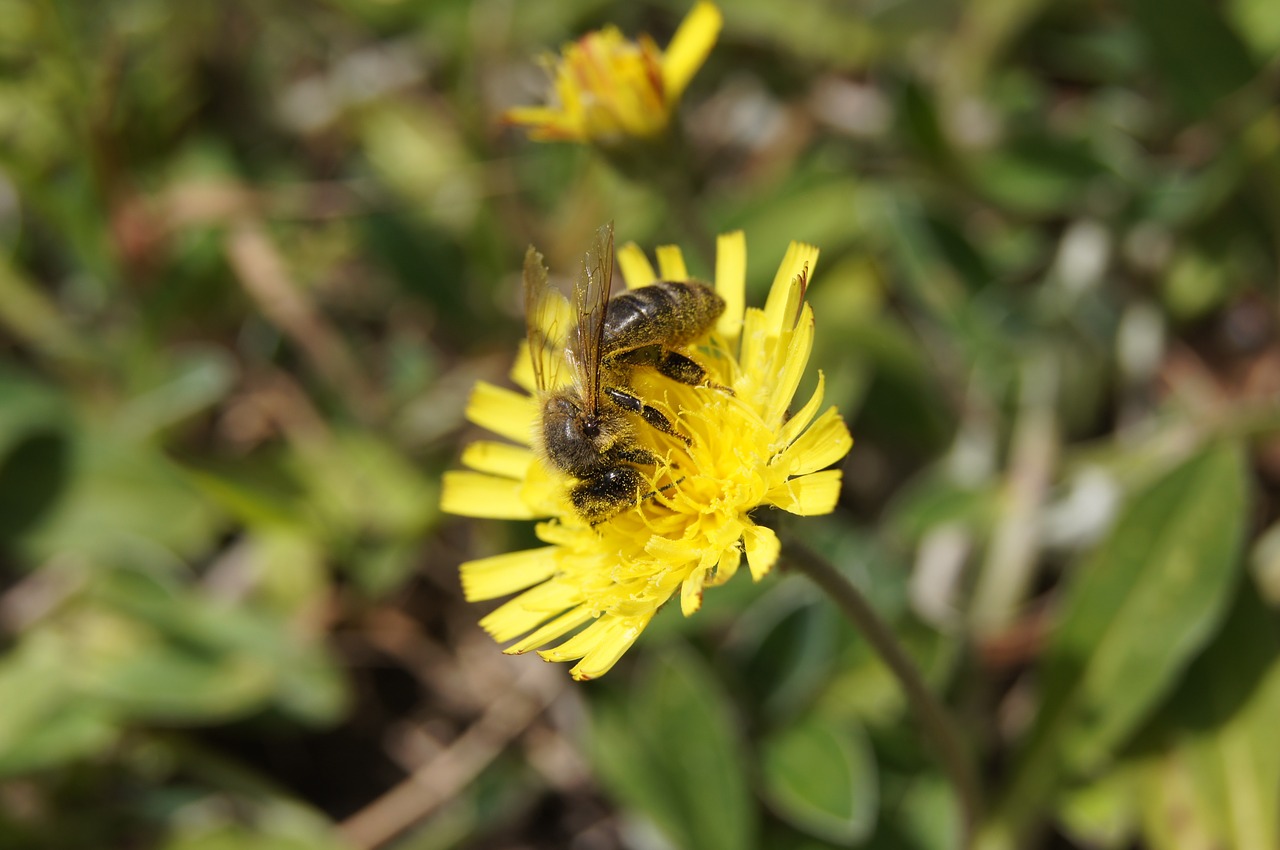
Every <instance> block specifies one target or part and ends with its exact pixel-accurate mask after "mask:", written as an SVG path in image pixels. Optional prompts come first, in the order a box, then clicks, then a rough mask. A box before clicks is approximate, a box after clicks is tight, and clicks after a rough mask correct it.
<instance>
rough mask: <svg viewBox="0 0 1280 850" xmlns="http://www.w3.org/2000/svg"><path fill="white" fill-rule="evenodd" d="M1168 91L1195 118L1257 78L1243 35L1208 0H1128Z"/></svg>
mask: <svg viewBox="0 0 1280 850" xmlns="http://www.w3.org/2000/svg"><path fill="white" fill-rule="evenodd" d="M1126 5H1127V6H1128V8H1129V9H1130V10H1131V11H1132V12H1133V15H1134V19H1135V20H1136V21H1137V23H1138V26H1139V28H1140V29H1141V30H1142V34H1143V36H1144V37H1145V38H1146V42H1147V46H1148V48H1149V49H1150V51H1151V58H1152V61H1153V63H1154V64H1155V66H1156V68H1157V70H1158V71H1159V72H1160V73H1161V75H1163V77H1164V80H1165V82H1166V83H1167V84H1168V86H1169V89H1170V94H1172V95H1173V98H1174V99H1175V100H1176V101H1178V102H1179V104H1180V105H1181V107H1182V108H1183V110H1184V111H1185V112H1186V113H1187V114H1188V115H1190V116H1191V117H1193V118H1199V117H1203V116H1205V115H1207V114H1208V113H1209V112H1211V111H1212V110H1214V109H1215V108H1217V107H1218V106H1219V104H1220V103H1221V101H1222V99H1223V98H1224V97H1226V96H1228V95H1230V94H1232V93H1233V92H1235V91H1236V90H1237V89H1239V88H1240V87H1242V86H1243V85H1245V84H1246V83H1247V82H1249V80H1251V79H1253V77H1254V75H1255V74H1256V73H1257V69H1256V68H1255V67H1254V66H1253V63H1252V62H1251V61H1250V59H1249V52H1248V50H1247V49H1246V47H1245V45H1244V44H1243V43H1241V41H1240V38H1239V37H1238V36H1237V35H1236V34H1235V33H1234V32H1233V31H1232V30H1231V29H1230V28H1229V27H1228V26H1227V25H1226V23H1225V22H1224V21H1223V19H1222V16H1221V15H1220V13H1219V10H1218V6H1217V5H1216V4H1212V3H1210V2H1208V0H1128V2H1127V3H1126Z"/></svg>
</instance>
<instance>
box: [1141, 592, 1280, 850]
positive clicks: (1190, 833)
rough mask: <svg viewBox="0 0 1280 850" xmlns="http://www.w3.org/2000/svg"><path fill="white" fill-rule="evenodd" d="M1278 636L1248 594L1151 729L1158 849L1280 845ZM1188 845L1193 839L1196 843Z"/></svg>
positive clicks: (1151, 829) (1150, 792)
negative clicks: (1278, 804)
mask: <svg viewBox="0 0 1280 850" xmlns="http://www.w3.org/2000/svg"><path fill="white" fill-rule="evenodd" d="M1277 717H1280V634H1278V633H1277V628H1276V623H1275V620H1274V618H1273V617H1272V616H1271V615H1270V613H1269V612H1268V611H1267V609H1266V607H1265V606H1264V605H1263V604H1262V602H1261V600H1260V599H1259V598H1258V595H1257V593H1256V592H1255V591H1254V590H1253V588H1252V587H1251V586H1247V585H1246V587H1245V588H1244V589H1243V591H1242V592H1241V594H1240V597H1239V599H1238V600H1237V602H1236V604H1235V607H1234V608H1233V609H1232V611H1231V614H1230V616H1229V617H1228V618H1227V620H1226V624H1225V626H1224V627H1223V630H1222V633H1221V634H1220V635H1219V636H1218V638H1217V639H1216V640H1215V641H1214V642H1213V644H1212V645H1211V646H1210V647H1209V648H1208V649H1207V650H1205V652H1204V653H1203V654H1202V655H1201V656H1200V658H1198V659H1196V661H1195V663H1194V664H1192V665H1191V667H1190V668H1189V669H1188V670H1187V675H1186V676H1185V677H1184V679H1183V681H1182V684H1181V685H1180V686H1179V688H1178V690H1177V691H1176V692H1175V694H1174V696H1173V698H1172V699H1171V700H1170V701H1169V705H1168V706H1167V707H1166V709H1165V711H1164V712H1163V713H1162V715H1161V717H1160V718H1159V720H1158V721H1157V724H1156V727H1157V728H1156V730H1155V732H1154V737H1155V739H1156V740H1157V741H1159V743H1160V746H1161V750H1160V751H1159V752H1157V753H1155V754H1153V755H1152V756H1151V757H1150V758H1149V759H1148V762H1147V764H1146V771H1145V773H1144V776H1143V779H1144V782H1143V790H1144V795H1143V796H1144V800H1143V802H1144V809H1145V815H1146V817H1145V827H1146V833H1147V837H1148V840H1150V841H1151V843H1152V846H1153V847H1154V848H1157V850H1175V848H1176V850H1194V848H1197V847H1203V848H1205V850H1209V848H1215V847H1231V848H1235V850H1267V849H1268V848H1272V847H1276V846H1278V845H1280V811H1278V810H1277V808H1276V800H1278V799H1280V749H1278V748H1277V747H1276V746H1275V728H1276V726H1275V724H1276V718H1277ZM1196 837H1200V840H1199V842H1198V843H1197V839H1196Z"/></svg>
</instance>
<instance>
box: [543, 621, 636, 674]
mask: <svg viewBox="0 0 1280 850" xmlns="http://www.w3.org/2000/svg"><path fill="white" fill-rule="evenodd" d="M652 617H653V612H652V611H651V612H649V613H647V614H644V615H638V616H629V617H616V616H609V615H605V616H604V617H601V618H600V619H599V620H598V621H597V622H595V623H593V624H592V625H590V626H588V627H587V628H585V629H583V630H582V631H581V632H579V633H578V634H576V635H574V636H573V637H572V638H570V639H569V640H567V641H565V642H564V643H563V644H561V645H560V646H557V647H555V648H554V649H548V650H544V651H543V652H540V653H539V655H541V656H542V657H543V658H545V659H547V660H548V661H569V660H572V659H574V658H581V659H582V660H581V661H580V662H578V664H577V666H575V667H574V668H573V669H571V670H570V671H569V675H571V676H573V678H575V679H577V680H578V681H586V680H588V679H598V678H600V677H601V676H603V675H604V674H605V673H607V672H609V670H610V668H612V667H613V665H615V664H617V663H618V659H619V658H621V657H622V655H623V653H625V652H626V651H627V650H628V649H630V648H631V646H632V644H634V643H635V642H636V638H638V637H640V633H641V632H642V631H644V628H645V626H647V625H648V624H649V620H650V619H652Z"/></svg>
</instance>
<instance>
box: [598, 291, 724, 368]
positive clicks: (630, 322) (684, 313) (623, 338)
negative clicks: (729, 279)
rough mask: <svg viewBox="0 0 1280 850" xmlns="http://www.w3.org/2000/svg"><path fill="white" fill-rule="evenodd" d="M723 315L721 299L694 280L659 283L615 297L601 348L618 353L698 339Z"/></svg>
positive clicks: (607, 314)
mask: <svg viewBox="0 0 1280 850" xmlns="http://www.w3.org/2000/svg"><path fill="white" fill-rule="evenodd" d="M723 311H724V299H723V298H721V297H720V296H719V295H717V294H716V292H715V290H714V289H712V288H711V287H710V286H707V285H706V284H705V283H700V282H698V281H696V280H689V281H672V280H662V281H658V282H657V283H652V284H649V285H648V286H641V287H639V288H637V289H632V290H628V291H627V292H623V293H621V294H619V295H615V296H614V297H613V298H611V299H610V300H609V306H608V309H607V310H606V312H605V317H604V347H605V348H606V349H607V350H612V351H618V350H624V349H629V348H639V347H640V346H642V345H652V344H654V343H663V344H666V345H675V346H678V345H683V344H684V343H686V342H689V341H691V340H693V339H696V338H697V337H699V336H701V335H702V334H703V333H704V332H705V331H706V330H707V329H708V328H710V327H711V325H712V324H714V323H715V320H716V319H717V318H719V316H720V314H721V313H722V312H723Z"/></svg>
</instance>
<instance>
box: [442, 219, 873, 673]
mask: <svg viewBox="0 0 1280 850" xmlns="http://www.w3.org/2000/svg"><path fill="white" fill-rule="evenodd" d="M716 254H717V256H716V271H715V282H714V285H715V289H716V291H717V292H718V293H719V294H720V296H721V297H722V298H724V300H725V303H726V307H725V310H724V312H723V313H722V314H721V316H720V318H719V320H718V321H717V323H716V326H715V328H714V329H713V330H712V331H711V333H710V334H709V335H708V336H707V338H705V339H703V340H701V341H699V343H698V344H697V345H696V346H695V356H696V357H697V359H698V360H699V362H700V363H701V364H702V365H703V366H704V367H706V369H707V373H708V377H709V378H710V379H711V380H712V381H713V382H714V383H716V384H719V385H721V386H722V387H729V388H732V390H733V392H732V393H729V392H726V391H725V390H724V389H719V388H716V387H706V386H702V387H692V386H688V385H686V384H682V383H679V382H677V381H674V380H671V379H669V378H666V377H663V376H661V375H659V374H658V373H657V372H656V371H654V370H651V369H641V368H637V369H636V370H635V372H634V376H633V381H632V383H631V387H632V389H634V390H635V391H636V393H637V394H638V395H639V396H641V397H642V398H644V399H645V400H646V401H647V402H648V403H649V404H651V405H653V406H655V407H657V408H658V409H659V410H661V411H662V412H664V413H665V414H666V415H667V417H668V418H669V419H670V420H671V421H672V422H673V423H674V424H675V426H676V429H677V430H678V431H680V432H681V433H682V434H685V435H687V436H689V437H691V438H692V443H691V445H685V444H684V443H683V442H682V441H680V440H677V439H674V438H672V437H671V436H670V435H667V434H664V433H662V432H660V431H658V430H657V429H655V428H649V427H637V429H636V439H637V441H638V442H639V444H640V445H641V446H643V447H644V448H646V449H648V450H649V451H651V452H652V453H653V454H654V455H656V456H657V457H660V458H665V460H666V462H665V463H664V464H662V465H660V467H659V468H658V469H656V470H654V471H653V472H648V471H646V472H645V474H646V475H647V476H648V477H649V483H650V484H651V486H652V491H653V492H654V495H652V496H651V497H649V498H646V499H644V500H642V501H641V502H640V503H639V504H638V505H636V506H635V507H633V508H629V509H627V510H624V511H623V512H622V513H620V514H618V515H617V516H615V517H613V518H612V519H609V520H608V521H606V522H602V523H600V524H598V525H596V526H595V527H591V526H590V525H588V524H587V523H585V522H584V521H583V520H582V519H581V518H580V517H579V516H578V515H577V514H576V513H575V512H574V511H573V509H572V508H571V506H570V505H569V502H568V498H567V494H568V490H569V488H570V486H571V485H572V484H573V480H572V479H570V478H568V477H567V476H565V475H564V474H563V473H561V472H559V471H558V470H556V469H554V468H552V467H550V466H548V465H547V464H546V463H544V462H543V461H541V460H540V459H539V458H538V456H537V455H536V454H535V451H534V450H533V449H532V448H531V443H532V440H533V435H534V432H535V425H536V421H537V418H538V415H539V410H540V405H539V402H538V399H537V398H536V396H535V394H534V393H535V390H534V387H535V381H534V374H533V368H532V365H531V363H530V360H529V354H528V351H529V349H528V346H527V344H526V346H525V347H524V348H523V350H522V352H521V356H520V357H519V358H518V360H517V362H516V367H515V369H514V371H513V373H512V378H513V380H514V381H515V382H516V383H517V384H518V385H519V386H520V387H522V388H523V389H524V390H525V391H526V392H523V393H522V392H516V391H513V390H508V389H503V388H501V387H498V386H495V385H492V384H488V383H484V382H481V383H480V384H478V385H477V386H476V389H475V392H474V394H473V395H472V398H471V401H470V404H469V406H468V409H467V416H468V418H469V419H471V421H472V422H475V423H476V424H478V425H481V426H483V427H485V428H487V429H489V430H490V431H493V432H494V433H496V434H499V435H501V436H503V437H506V438H507V439H508V440H511V441H514V443H515V444H512V443H507V442H497V441H479V442H476V443H473V444H472V445H470V446H468V448H467V449H466V451H465V452H464V453H463V456H462V462H463V464H464V465H466V466H468V467H470V470H469V471H455V472H449V473H446V475H445V480H444V493H443V497H442V507H443V509H444V510H445V511H448V512H450V513H455V514H461V515H465V516H475V517H496V518H523V519H538V518H544V519H546V521H544V522H541V523H539V524H538V526H537V535H538V537H539V538H540V539H541V540H542V541H543V542H545V543H547V544H548V545H547V546H545V547H542V548H538V549H531V550H527V551H522V552H512V553H507V554H502V555H497V556H494V557H490V558H483V559H480V560H476V561H470V562H467V563H465V564H463V565H462V567H461V573H462V586H463V590H464V592H465V594H466V597H467V598H468V599H469V600H472V601H477V600H484V599H494V598H497V597H500V596H505V595H507V594H511V593H517V592H519V593H520V595H519V596H517V597H515V598H514V599H512V600H510V601H508V602H506V603H505V604H504V605H502V606H501V607H499V608H497V609H496V610H494V611H493V612H492V613H490V614H489V615H488V616H486V617H484V619H483V620H481V625H482V626H483V627H484V628H485V629H486V630H487V631H488V632H489V633H490V634H491V635H492V636H493V637H494V638H495V639H496V640H498V641H508V640H513V639H516V638H520V640H518V641H517V642H516V643H515V644H514V645H512V646H511V647H509V648H508V649H507V650H506V652H508V653H521V652H527V651H528V650H531V649H538V648H539V647H543V646H546V645H547V644H548V643H550V642H552V641H556V640H558V639H560V638H562V637H564V636H565V635H569V634H570V633H571V632H575V631H576V634H573V636H572V637H569V638H568V639H567V640H565V641H564V642H563V643H560V644H559V645H558V646H555V647H553V648H551V649H544V650H542V651H541V652H540V654H541V655H542V657H543V658H545V659H547V660H549V661H572V660H578V664H577V665H576V666H575V667H574V668H573V669H572V670H571V671H570V672H571V673H572V675H573V677H574V678H576V679H591V678H595V677H598V676H600V675H602V674H603V673H605V672H606V671H608V670H609V668H610V667H612V666H613V665H614V664H615V663H616V662H617V660H618V658H619V657H621V655H622V654H623V653H624V652H625V651H626V650H627V649H628V648H629V647H630V646H631V644H632V643H634V642H635V640H636V638H637V637H638V636H639V635H640V632H641V631H643V630H644V628H645V626H646V625H648V623H649V620H650V619H651V618H652V617H653V615H654V614H655V613H656V612H657V610H658V609H659V608H660V607H661V606H662V605H663V604H664V603H666V602H667V600H668V599H670V598H671V597H672V596H673V595H674V594H676V592H677V591H678V592H679V594H680V607H681V609H682V610H683V612H684V614H685V616H688V615H690V614H692V613H693V612H695V611H697V610H698V608H699V607H700V605H701V603H702V594H703V590H704V589H705V588H707V587H714V586H716V585H720V584H723V583H724V582H726V581H728V580H729V579H730V578H732V577H733V575H734V573H736V572H737V570H738V567H739V566H740V565H741V562H742V559H743V557H744V556H745V558H746V562H747V566H748V568H749V569H750V571H751V575H752V577H753V578H754V579H756V580H759V579H760V578H762V577H763V576H764V575H765V574H766V573H768V572H769V570H770V569H771V568H772V567H773V565H774V563H775V562H776V561H777V559H778V554H779V548H780V547H779V541H778V538H777V536H776V535H775V534H774V532H773V531H772V530H771V529H769V528H767V527H764V526H760V525H757V524H756V523H755V522H754V521H753V519H752V517H751V512H752V511H753V510H755V509H756V508H759V507H762V506H772V507H776V508H781V509H783V510H785V511H789V512H791V513H794V514H800V515H813V514H824V513H829V512H830V511H831V510H832V509H833V508H834V507H835V504H836V499H837V497H838V495H839V490H840V471H839V470H835V469H826V467H828V466H830V465H832V464H834V463H835V462H836V461H838V460H840V459H841V458H842V457H844V455H845V454H846V453H847V452H848V451H849V448H850V447H851V446H852V445H853V440H852V438H851V437H850V435H849V430H848V428H847V427H846V426H845V424H844V422H843V420H841V418H840V416H839V414H838V413H837V411H836V409H835V408H834V407H831V408H828V409H827V410H826V411H825V412H822V413H821V414H820V415H819V408H820V407H821V406H822V398H823V378H822V374H821V372H819V374H818V380H817V387H816V389H815V390H814V392H813V395H812V396H811V397H810V398H809V400H808V401H807V402H806V403H805V404H804V405H803V406H801V407H800V409H799V410H797V411H796V412H795V413H794V414H793V415H790V416H789V415H788V408H789V407H790V404H791V400H792V398H793V396H794V395H795V392H796V389H797V387H798V386H799V383H800V379H801V377H802V375H803V373H804V370H805V366H806V364H807V362H808V360H809V353H810V350H811V348H812V345H813V333H814V325H813V312H812V310H811V309H810V307H809V305H808V304H806V303H805V302H804V292H805V288H806V286H807V283H808V279H809V275H810V274H811V272H812V270H813V266H814V264H815V263H816V262H817V259H818V250H817V249H816V248H814V247H813V246H811V245H804V244H800V243H794V242H793V243H792V244H791V247H790V248H789V249H788V251H787V254H786V257H785V258H784V259H783V261H782V264H781V266H780V267H779V268H778V271H777V275H776V276H775V278H774V282H773V287H772V289H771V291H770V293H769V296H768V299H767V301H766V304H765V307H764V309H757V308H745V288H746V241H745V239H744V238H743V235H742V233H741V232H736V233H730V234H727V235H724V236H721V237H720V238H719V240H718V243H717V251H716ZM657 256H658V272H659V274H660V275H661V278H659V277H658V275H655V273H654V270H653V267H652V266H651V265H650V263H649V260H648V259H647V258H646V257H645V255H644V253H643V252H642V251H641V250H640V249H639V248H638V247H636V246H635V245H634V244H630V245H627V246H624V247H623V248H622V249H621V250H620V251H619V252H618V265H619V266H620V267H621V270H622V273H623V275H624V276H625V278H626V282H627V285H628V286H629V287H632V288H634V287H638V286H645V285H647V284H650V283H653V282H654V281H656V280H658V279H662V280H687V279H689V275H688V272H687V271H686V269H685V264H684V259H683V257H682V255H681V253H680V250H679V249H678V248H675V247H673V246H666V247H663V248H659V249H658V252H657ZM564 306H565V309H566V310H567V309H568V305H567V304H565V305H564ZM557 321H560V322H561V323H562V327H563V326H567V325H565V324H563V323H565V322H568V323H569V324H571V323H572V320H571V317H567V316H561V317H559V318H558V319H557ZM553 354H554V356H556V357H561V356H563V355H562V354H561V353H560V352H554V353H553ZM547 371H548V373H551V372H554V371H556V370H554V369H549V370H547ZM567 371H569V370H563V369H562V370H559V372H560V373H565V372H567ZM579 629H580V631H579ZM579 659H580V660H579Z"/></svg>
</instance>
